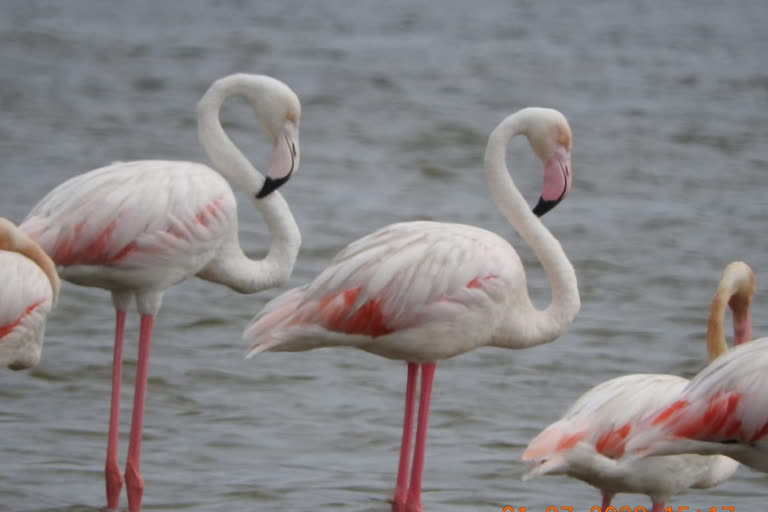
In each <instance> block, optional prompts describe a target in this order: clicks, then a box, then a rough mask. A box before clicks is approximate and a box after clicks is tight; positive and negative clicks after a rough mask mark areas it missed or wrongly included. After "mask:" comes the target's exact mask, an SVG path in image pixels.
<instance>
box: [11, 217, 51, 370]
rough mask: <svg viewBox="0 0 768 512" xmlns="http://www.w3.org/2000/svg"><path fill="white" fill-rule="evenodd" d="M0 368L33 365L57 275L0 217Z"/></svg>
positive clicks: (33, 246)
mask: <svg viewBox="0 0 768 512" xmlns="http://www.w3.org/2000/svg"><path fill="white" fill-rule="evenodd" d="M0 282H1V283H3V291H2V293H1V294H0V365H3V366H7V367H8V368H10V369H11V370H25V369H27V368H32V367H34V366H36V365H37V363H38V362H39V361H40V352H41V351H42V350H43V336H44V334H45V321H46V317H47V316H48V313H50V311H51V309H52V308H53V307H54V306H55V304H56V300H57V299H58V297H59V275H58V274H57V273H56V266H55V265H54V264H53V261H51V259H50V258H49V257H48V255H47V254H45V252H44V251H43V250H42V249H41V248H40V246H39V245H37V244H36V243H35V242H34V241H33V240H32V239H30V238H29V237H28V236H27V235H26V234H24V232H22V231H21V230H20V229H19V228H17V227H16V226H15V225H14V224H13V223H12V222H11V221H9V220H8V219H5V218H2V217H0Z"/></svg>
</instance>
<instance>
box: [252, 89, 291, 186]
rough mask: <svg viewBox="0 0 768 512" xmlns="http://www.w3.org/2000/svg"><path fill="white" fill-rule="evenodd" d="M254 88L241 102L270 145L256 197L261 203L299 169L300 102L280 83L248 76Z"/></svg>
mask: <svg viewBox="0 0 768 512" xmlns="http://www.w3.org/2000/svg"><path fill="white" fill-rule="evenodd" d="M248 78H250V79H251V80H253V81H255V82H257V83H256V84H254V85H255V87H252V88H246V89H244V91H243V92H244V94H243V96H245V99H246V100H247V101H248V103H250V105H251V107H252V108H253V109H254V110H255V111H256V113H257V114H258V116H259V119H260V120H261V126H262V128H263V130H264V132H265V133H266V134H267V137H269V139H270V140H271V141H272V155H271V157H270V162H269V170H268V171H267V175H266V177H265V178H264V184H263V185H262V186H261V189H260V190H259V191H258V192H257V193H256V198H257V199H263V198H265V197H267V196H268V195H269V194H271V193H272V192H274V191H275V190H277V189H278V188H280V187H281V186H282V185H284V184H285V183H286V182H287V181H288V180H289V179H290V177H291V176H292V175H293V173H294V172H295V171H296V170H297V169H298V168H299V154H300V153H299V122H300V120H301V102H300V101H299V98H298V96H296V93H294V92H293V90H291V88H290V87H288V86H287V85H286V84H284V83H283V82H281V81H280V80H277V79H274V78H272V77H268V76H264V75H250V76H248Z"/></svg>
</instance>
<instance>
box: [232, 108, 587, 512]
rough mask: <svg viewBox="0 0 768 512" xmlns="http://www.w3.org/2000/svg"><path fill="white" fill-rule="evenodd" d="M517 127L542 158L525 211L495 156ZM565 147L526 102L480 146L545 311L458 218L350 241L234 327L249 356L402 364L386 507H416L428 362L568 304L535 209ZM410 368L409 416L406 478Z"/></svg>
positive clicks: (558, 256) (571, 284)
mask: <svg viewBox="0 0 768 512" xmlns="http://www.w3.org/2000/svg"><path fill="white" fill-rule="evenodd" d="M520 134H522V135H526V136H527V138H528V141H529V143H530V145H531V147H532V149H533V150H534V151H535V153H536V154H537V155H538V157H539V158H540V159H541V160H542V162H543V163H544V186H543V190H542V194H541V198H540V200H539V203H538V204H537V206H536V208H534V210H533V212H531V210H530V209H529V208H528V206H527V204H526V202H525V199H524V198H523V196H522V195H521V194H520V192H519V191H518V190H517V188H516V187H515V185H514V183H513V182H512V179H511V177H510V175H509V172H508V170H507V166H506V163H505V156H506V147H507V143H508V142H509V140H510V138H511V137H513V136H515V135H520ZM570 151H571V130H570V127H569V126H568V122H567V121H566V119H565V117H563V115H562V114H561V113H560V112H558V111H556V110H552V109H543V108H526V109H523V110H521V111H519V112H517V113H515V114H513V115H511V116H509V117H507V118H506V119H504V120H503V121H502V122H501V124H499V125H498V126H497V127H496V129H495V130H494V131H493V133H491V135H490V138H489V140H488V145H487V148H486V151H485V169H486V177H487V179H488V184H489V186H490V189H491V192H492V194H493V196H494V199H495V200H496V204H497V205H498V207H499V209H500V210H501V211H502V213H503V214H504V215H505V217H506V218H507V219H508V220H509V222H510V223H511V224H512V225H513V226H514V227H515V229H516V230H517V231H518V232H519V233H520V235H521V236H522V237H523V239H524V240H525V241H526V242H528V244H530V246H531V248H532V249H533V251H534V252H535V254H536V255H537V257H538V258H539V261H540V262H541V264H542V266H543V267H544V269H545V271H546V272H547V276H548V279H549V281H550V284H551V286H552V302H551V303H550V305H549V306H548V307H547V308H546V309H545V310H537V309H536V308H535V307H534V306H533V304H531V301H530V299H529V297H528V291H527V288H526V278H525V270H524V268H523V264H522V262H521V261H520V258H519V257H518V255H517V253H516V252H515V250H514V249H513V248H512V246H511V245H510V244H509V243H507V242H506V241H505V240H504V239H502V238H501V237H499V236H498V235H496V234H495V233H492V232H489V231H486V230H484V229H481V228H477V227H474V226H467V225H462V224H446V223H437V222H405V223H400V224H393V225H390V226H387V227H384V228H382V229H380V230H378V231H376V232H374V233H372V234H370V235H368V236H365V237H363V238H361V239H360V240H357V241H356V242H353V243H352V244H350V245H349V246H348V247H346V248H345V249H343V250H342V251H341V252H340V253H339V254H337V255H336V257H335V258H334V259H333V261H332V262H331V264H330V266H329V267H328V268H326V269H325V270H324V271H323V272H322V273H321V274H320V275H319V276H318V277H317V278H316V279H315V280H314V281H313V282H311V283H309V284H307V285H305V286H302V287H300V288H294V289H292V290H290V291H288V292H286V293H284V294H282V295H281V296H279V297H277V298H276V299H274V300H273V301H271V302H270V303H269V304H267V305H266V307H265V308H264V310H263V311H262V313H261V314H260V315H259V316H257V317H256V319H254V321H253V322H252V323H251V324H250V325H249V326H248V327H247V328H246V330H245V332H244V337H245V338H246V339H249V340H251V341H253V347H252V349H251V351H250V353H249V357H250V356H252V355H254V354H256V353H258V352H262V351H265V350H271V351H300V350H310V349H313V348H319V347H326V346H351V347H357V348H360V349H362V350H366V351H368V352H371V353H374V354H377V355H380V356H383V357H387V358H390V359H398V360H405V361H407V362H408V378H407V383H406V392H405V395H406V396H405V417H404V421H403V436H402V444H401V448H400V462H399V466H398V474H397V484H396V488H395V493H394V499H393V510H395V511H398V510H408V511H421V479H422V472H423V468H424V448H425V442H426V434H427V419H428V415H429V401H430V396H431V391H432V381H433V377H434V372H435V361H437V360H438V359H444V358H448V357H452V356H456V355H458V354H462V353H464V352H468V351H470V350H473V349H475V348H478V347H480V346H483V345H491V346H496V347H504V348H526V347H531V346H533V345H538V344H541V343H547V342H550V341H553V340H554V339H556V338H557V337H558V336H559V335H560V334H561V333H562V332H563V331H564V330H565V329H566V328H567V326H568V325H569V324H570V323H571V321H572V320H573V318H574V317H575V315H576V313H577V312H578V309H579V294H578V289H577V285H576V274H575V272H574V270H573V266H572V265H571V263H570V262H569V261H568V258H567V257H566V255H565V253H564V252H563V250H562V248H561V247H560V244H559V243H558V241H557V239H556V238H555V237H554V236H552V234H551V233H550V232H549V231H548V230H547V228H546V227H544V225H543V224H542V223H541V221H540V220H539V219H538V218H537V215H542V214H544V213H546V212H547V211H548V210H549V209H551V208H553V207H554V206H555V205H556V204H557V203H558V202H559V201H560V200H562V199H563V198H564V197H565V196H566V194H567V193H568V191H569V190H570V187H571V170H570V168H571V162H570V160H571V152H570ZM419 368H421V379H422V380H421V393H420V404H419V413H418V424H417V433H416V442H415V447H414V457H413V464H412V469H411V472H410V485H409V486H407V484H408V482H407V480H408V460H409V451H410V443H411V429H412V420H413V405H414V398H415V393H416V380H417V378H418V371H419Z"/></svg>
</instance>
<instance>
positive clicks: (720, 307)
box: [707, 280, 752, 362]
mask: <svg viewBox="0 0 768 512" xmlns="http://www.w3.org/2000/svg"><path fill="white" fill-rule="evenodd" d="M751 302H752V296H751V292H750V290H748V289H746V286H742V287H739V285H738V283H732V282H727V281H725V280H724V282H721V283H720V286H718V288H717V290H716V291H715V295H714V296H713V297H712V305H711V306H710V308H709V317H708V318H707V353H708V354H709V361H710V362H712V361H714V360H715V359H717V358H718V357H719V356H721V355H722V354H724V353H725V352H727V351H728V342H727V341H726V339H725V329H724V327H723V321H724V319H725V309H726V307H727V306H730V307H731V313H732V315H733V344H734V345H740V344H741V343H744V342H745V341H749V340H751V339H752V318H751V312H750V310H751V308H750V306H751Z"/></svg>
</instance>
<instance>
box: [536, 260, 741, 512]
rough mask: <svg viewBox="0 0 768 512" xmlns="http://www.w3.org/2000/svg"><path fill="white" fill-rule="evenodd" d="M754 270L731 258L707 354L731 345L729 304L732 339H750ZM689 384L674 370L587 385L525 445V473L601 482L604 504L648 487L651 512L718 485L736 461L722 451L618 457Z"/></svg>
mask: <svg viewBox="0 0 768 512" xmlns="http://www.w3.org/2000/svg"><path fill="white" fill-rule="evenodd" d="M754 292H755V276H754V273H753V272H752V269H751V268H750V267H749V266H748V265H747V264H746V263H744V262H741V261H736V262H731V263H729V264H728V265H727V266H726V267H725V269H724V271H723V275H722V278H721V280H720V283H719V285H718V287H717V290H716V291H715V294H714V296H713V298H712V304H711V307H710V311H709V318H708V321H707V336H706V341H707V351H708V353H709V358H710V361H713V360H715V359H716V358H718V357H719V356H721V355H722V354H724V353H726V352H727V351H728V345H727V342H726V340H725V334H724V329H723V319H724V316H725V309H726V307H727V306H728V305H730V307H731V310H732V312H733V330H734V335H733V343H734V345H740V344H741V343H743V342H745V341H749V340H750V339H751V338H752V321H751V316H750V310H751V307H750V306H751V302H752V296H753V295H754ZM686 384H688V380H686V379H684V378H682V377H678V376H675V375H655V374H633V375H624V376H621V377H617V378H614V379H610V380H608V381H605V382H603V383H601V384H599V385H597V386H595V387H594V388H592V389H590V390H589V391H587V392H586V393H584V394H583V395H581V397H579V398H578V400H576V402H575V403H574V404H573V405H572V406H571V407H570V408H569V409H568V411H567V412H566V413H565V415H564V416H563V417H562V418H561V419H560V420H558V421H556V422H555V423H553V424H552V425H550V426H548V427H547V428H546V429H544V430H543V431H542V432H541V433H540V434H539V435H537V436H536V437H535V438H534V439H533V440H532V441H531V442H530V444H529V445H528V447H527V448H526V450H525V452H524V453H523V460H525V461H528V462H530V463H531V464H532V465H533V468H532V469H531V470H530V471H529V472H528V473H527V474H526V475H525V477H524V479H529V478H532V477H535V476H538V475H563V474H564V475H568V476H570V477H572V478H576V479H579V480H583V481H584V482H586V483H588V484H590V485H592V486H594V487H596V488H598V489H600V491H601V493H602V504H601V508H602V510H606V509H607V507H608V506H609V505H610V504H611V500H612V499H613V496H614V495H616V494H617V493H621V492H627V493H639V494H647V495H648V496H649V497H650V498H651V502H652V507H653V508H652V510H653V512H662V511H663V510H664V503H665V502H666V501H667V500H669V498H670V497H671V496H674V495H677V494H680V493H681V492H684V491H685V490H687V489H690V488H698V489H701V488H708V487H713V486H715V485H717V484H719V483H721V482H723V481H725V480H727V479H728V478H730V477H731V475H733V473H734V472H735V471H736V468H737V467H738V463H737V462H736V461H734V460H733V459H729V458H728V457H722V456H714V457H705V456H699V455H679V456H671V457H658V458H653V459H638V460H634V461H631V462H628V463H620V462H617V459H621V458H622V456H623V455H624V449H625V441H626V438H627V436H628V435H629V434H630V433H631V432H632V431H633V430H634V429H637V428H638V425H639V424H641V422H642V421H643V420H644V419H645V418H646V417H647V416H648V415H649V414H650V413H652V412H653V411H654V410H656V409H657V408H659V407H660V406H662V405H665V404H669V403H670V402H672V401H673V400H674V399H675V397H676V396H677V395H678V394H679V393H680V391H681V390H682V389H683V388H684V387H685V386H686Z"/></svg>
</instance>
